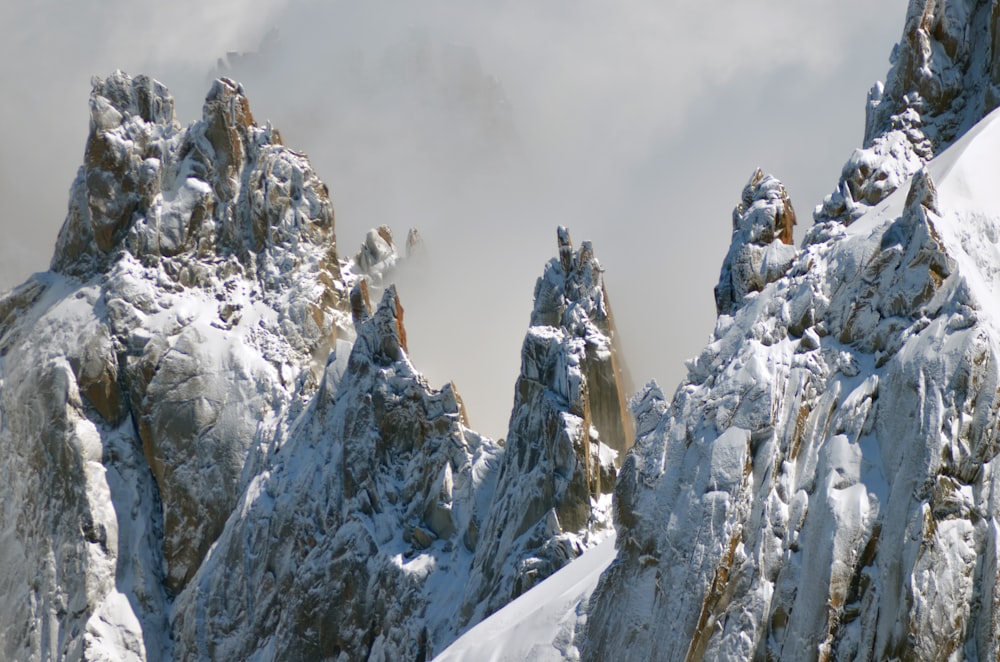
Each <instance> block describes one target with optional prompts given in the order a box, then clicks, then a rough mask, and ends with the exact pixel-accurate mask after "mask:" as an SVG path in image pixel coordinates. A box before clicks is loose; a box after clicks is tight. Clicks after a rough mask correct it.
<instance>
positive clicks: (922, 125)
mask: <svg viewBox="0 0 1000 662" xmlns="http://www.w3.org/2000/svg"><path fill="white" fill-rule="evenodd" d="M997 17H998V14H997V4H996V3H995V2H994V1H993V0H976V1H974V2H965V1H961V0H911V2H910V4H909V8H908V10H907V14H906V22H905V25H904V28H903V35H902V39H901V40H900V42H899V44H897V46H896V47H895V49H894V50H893V53H892V58H891V61H892V68H891V69H890V71H889V74H888V76H887V78H886V82H885V84H884V85H883V84H882V83H877V84H876V85H875V86H874V88H872V91H871V92H870V93H869V96H868V103H867V107H866V122H865V137H864V143H863V145H862V147H861V148H860V149H857V150H855V152H854V153H853V154H852V155H851V157H850V159H848V161H847V163H846V164H845V165H844V168H843V173H842V175H841V179H840V182H839V184H838V187H837V190H836V191H834V192H833V193H832V194H831V195H829V196H828V197H827V198H826V199H825V200H824V201H823V204H822V205H821V206H819V207H817V209H816V219H817V221H819V222H821V223H822V222H823V221H829V220H837V221H839V222H844V223H851V222H853V221H854V220H856V219H857V218H860V217H861V216H862V215H864V214H865V213H866V212H867V211H868V209H869V208H870V207H872V206H875V205H877V204H878V203H879V202H880V201H881V200H882V199H884V198H885V197H886V196H887V195H889V194H890V193H892V192H893V191H895V190H896V189H897V188H899V187H900V186H903V185H904V184H905V183H906V181H907V180H908V179H909V178H910V177H911V176H912V175H913V174H914V173H916V172H917V170H919V169H920V168H921V167H922V166H923V164H924V163H926V162H927V161H928V160H929V159H931V158H932V157H934V156H935V155H937V154H939V153H941V152H942V151H943V150H944V149H945V148H946V147H948V146H949V145H950V144H952V143H953V142H954V141H955V140H956V139H958V138H959V137H961V136H962V135H964V134H965V133H966V132H967V131H969V130H970V129H971V128H972V127H973V126H974V125H975V124H976V123H977V122H978V121H979V120H980V119H982V118H983V117H985V116H986V115H987V114H988V113H989V112H990V111H991V110H993V109H994V108H996V107H997V105H1000V50H998V44H1000V21H998V19H997Z"/></svg>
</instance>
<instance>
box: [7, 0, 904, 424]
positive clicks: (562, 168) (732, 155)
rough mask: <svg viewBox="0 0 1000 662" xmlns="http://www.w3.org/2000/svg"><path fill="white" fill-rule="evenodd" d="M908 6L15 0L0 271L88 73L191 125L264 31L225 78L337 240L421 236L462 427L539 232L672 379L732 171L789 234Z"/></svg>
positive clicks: (721, 222) (488, 390) (31, 267)
mask: <svg viewBox="0 0 1000 662" xmlns="http://www.w3.org/2000/svg"><path fill="white" fill-rule="evenodd" d="M906 4H907V3H906V2H904V1H903V0H879V1H878V2H871V1H870V0H843V1H841V2H838V3H829V2H820V1H818V0H815V1H813V0H759V1H752V2H747V1H745V0H742V1H738V0H706V1H705V2H699V3H678V2H663V1H662V0H622V1H621V2H607V1H606V0H535V1H529V0H523V1H513V0H462V1H459V0H449V1H444V0H432V1H427V2H420V1H416V0H408V1H405V2H404V1H401V0H399V1H389V0H373V1H371V2H364V3H359V2H347V1H338V0H335V1H332V2H318V1H317V2H307V1H304V0H301V1H300V0H287V1H280V0H266V1H265V0H250V1H245V0H240V1H236V0H222V1H217V2H202V1H195V0H179V1H176V2H172V3H161V2H153V1H151V0H139V1H136V0H108V1H106V2H103V3H100V4H99V5H96V3H87V5H88V6H87V7H84V3H77V2H70V1H69V0H49V1H44V0H43V1H32V2H29V1H27V0H10V1H8V2H4V3H2V4H0V94H2V98H3V100H4V103H3V104H0V120H2V121H3V127H4V130H3V147H2V149H0V233H2V234H0V236H2V237H3V240H2V242H0V290H4V289H6V288H9V287H11V286H14V285H16V284H17V283H19V282H21V281H22V280H24V279H25V278H26V277H27V276H29V275H30V274H31V273H32V272H34V271H42V270H45V269H46V268H47V266H48V262H49V259H50V257H51V251H52V246H53V245H54V243H55V238H56V234H57V232H58V230H59V227H60V226H61V224H62V221H63V218H64V216H65V213H66V204H67V203H66V199H67V193H68V190H69V186H70V183H71V182H72V179H73V176H74V174H75V172H76V169H77V167H78V166H79V164H80V163H81V161H82V156H83V147H84V142H85V139H86V134H87V126H88V108H87V97H88V94H89V91H90V77H91V76H92V75H101V76H106V75H107V74H108V73H110V72H111V71H113V70H114V69H116V68H121V69H124V70H126V71H128V72H129V73H131V74H133V75H136V74H139V73H147V74H150V75H152V76H154V77H156V78H158V79H160V80H161V81H162V82H163V83H165V84H166V85H167V86H168V87H169V88H170V89H171V90H172V91H173V92H174V94H175V96H176V97H177V110H178V119H179V120H180V121H181V122H182V123H184V124H186V123H188V122H190V121H193V120H195V119H197V118H198V117H199V116H200V106H201V100H202V99H203V97H204V94H205V93H206V92H207V90H208V83H209V80H210V78H211V76H212V71H213V69H214V68H215V67H216V62H217V60H218V58H219V57H220V56H225V54H226V53H227V52H234V51H238V52H247V51H259V50H261V48H262V46H261V44H262V40H263V39H264V36H265V35H266V34H267V33H268V32H269V31H270V30H271V29H272V28H277V32H276V33H275V35H273V36H272V38H271V39H270V41H269V42H268V43H269V44H270V45H269V46H267V47H265V49H264V55H262V58H265V59H264V60H262V61H256V62H248V61H246V60H244V61H242V62H241V63H238V66H237V67H236V68H235V69H234V73H235V74H240V73H243V74H245V75H246V77H247V80H245V81H244V82H245V83H246V90H247V94H248V96H249V97H250V101H251V106H252V108H253V110H254V112H255V115H256V116H257V119H258V121H263V120H265V119H270V120H271V121H272V122H273V123H274V125H275V126H276V127H278V128H279V129H280V130H281V131H282V134H283V136H284V138H285V142H286V144H288V145H289V146H290V147H292V148H294V149H297V150H300V151H304V152H306V153H307V154H308V155H309V156H310V158H311V160H312V162H313V164H314V165H315V167H316V169H317V171H318V172H319V174H320V176H321V177H323V178H324V180H325V181H327V183H328V184H329V186H330V188H331V191H332V195H333V201H334V206H335V208H336V210H337V239H338V243H339V247H340V251H341V254H342V255H347V254H350V253H352V252H354V251H355V250H356V248H357V246H358V245H359V244H360V243H361V241H362V239H363V236H364V233H365V230H366V229H368V228H370V227H372V226H375V225H378V224H380V223H385V224H388V225H390V226H391V227H392V228H393V229H394V230H395V232H396V235H397V237H403V236H405V232H406V229H407V228H408V227H410V226H414V225H415V226H417V227H418V228H419V229H420V230H421V232H422V234H423V235H424V238H425V241H426V243H427V248H428V253H429V255H430V258H431V259H430V264H429V267H428V268H427V270H426V271H425V272H423V273H418V274H413V273H406V274H403V275H402V276H401V278H404V280H403V282H400V283H399V287H400V296H401V298H402V302H403V305H404V307H405V308H406V322H407V330H408V333H409V344H410V351H411V356H412V358H413V360H414V363H415V364H416V366H417V368H418V369H421V370H422V371H424V372H425V374H427V375H428V377H429V379H430V380H431V382H432V384H435V385H440V384H442V383H443V382H445V381H448V380H454V381H455V382H456V384H457V386H458V389H459V392H460V393H462V394H463V396H464V398H465V400H466V404H467V406H468V409H469V411H470V416H471V418H472V424H473V427H476V428H477V429H480V430H481V431H482V432H484V433H486V434H489V435H491V436H503V435H505V433H506V430H505V428H506V423H507V418H508V416H509V413H510V406H511V403H512V399H513V386H514V380H515V378H516V375H517V370H518V356H519V350H520V344H521V340H522V338H523V335H524V331H525V328H526V326H527V322H528V315H529V313H530V310H531V299H532V293H533V288H534V281H535V279H536V278H537V276H538V275H539V274H540V273H541V270H542V268H543V266H544V264H545V262H546V261H547V260H548V259H549V258H550V257H552V256H554V255H555V228H556V226H557V225H566V226H567V227H569V229H570V232H571V234H572V236H573V238H574V240H575V241H576V242H577V243H578V242H579V241H580V240H583V239H590V240H592V241H593V242H594V247H595V252H596V254H597V256H598V258H599V259H600V260H601V262H602V264H603V266H604V268H605V269H606V274H605V277H606V282H607V285H608V290H609V296H610V299H611V302H612V305H613V308H614V311H615V314H616V317H617V322H618V328H619V331H620V333H621V337H622V341H623V343H624V345H625V348H626V358H627V360H628V363H629V366H630V369H631V372H632V374H633V376H634V378H635V380H636V382H637V383H636V387H638V386H640V385H641V384H642V383H643V382H645V381H647V380H649V379H651V378H654V377H655V378H656V379H657V380H658V381H659V382H660V384H661V385H662V386H663V387H664V389H665V390H667V391H672V390H673V389H674V388H675V387H676V385H677V384H678V383H679V382H680V380H681V379H682V378H683V376H684V368H683V361H684V359H686V358H689V357H691V356H694V355H696V354H697V353H698V351H699V350H700V348H701V346H702V345H703V344H704V342H705V340H706V338H707V337H708V335H709V334H710V333H711V330H712V327H713V324H714V317H715V309H714V301H713V297H712V288H713V286H714V285H715V283H716V282H717V280H718V275H719V267H720V265H721V261H722V258H723V256H724V255H725V253H726V250H727V247H728V243H729V233H730V230H731V211H732V208H733V206H734V205H735V204H736V202H737V201H738V199H739V195H740V192H741V190H742V187H743V185H744V184H745V183H746V180H747V179H748V178H749V176H750V174H751V173H752V172H753V170H754V168H756V167H758V166H760V167H762V168H763V169H764V170H765V171H767V172H770V173H773V174H774V175H775V176H777V177H778V178H779V179H782V180H783V181H784V182H785V185H786V187H787V189H788V191H789V193H790V195H791V198H792V202H793V204H794V206H795V208H796V210H797V212H798V217H799V221H800V229H799V233H798V236H799V237H801V236H802V232H803V227H804V226H806V225H807V224H809V223H811V210H812V208H813V207H814V206H815V205H817V204H819V203H820V202H821V200H822V197H823V196H824V195H825V194H826V193H828V192H829V191H831V190H832V189H833V187H834V185H835V183H836V180H837V177H838V175H839V173H840V168H841V166H842V164H843V163H844V161H845V160H846V159H847V157H848V156H849V155H850V153H851V151H852V150H853V149H854V148H855V147H857V146H859V143H860V141H861V138H862V133H863V128H864V104H865V95H866V93H867V91H868V89H869V88H870V87H871V85H872V84H873V83H874V82H875V81H876V80H878V79H883V78H884V76H885V73H886V71H887V69H888V66H889V65H888V56H889V53H890V51H891V49H892V46H893V44H894V43H895V41H897V40H898V39H899V37H900V35H901V31H902V26H903V19H904V14H905V8H906ZM90 5H96V8H95V6H90ZM414 44H417V45H416V46H414ZM420 44H423V45H424V46H420ZM421 48H425V50H426V49H430V51H429V52H432V53H434V54H435V57H436V58H437V60H436V62H437V65H436V66H437V78H436V79H435V80H434V81H431V82H430V83H428V82H427V81H423V82H421V83H419V84H414V83H413V82H412V81H408V80H407V75H408V74H407V69H406V67H405V66H403V65H400V64H399V62H400V57H399V56H400V54H403V55H404V56H405V55H406V54H407V53H410V54H412V53H414V52H423V51H421V50H420V49H421ZM405 59H406V58H405V57H403V58H402V60H403V61H405ZM393 63H395V64H393ZM237 77H238V78H239V77H240V76H237ZM491 81H495V87H494V88H491V87H490V85H491V84H494V83H492V82H491ZM408 86H409V87H408ZM435 86H436V87H435ZM397 88H399V89H397ZM411 88H412V89H411ZM456 89H457V90H460V92H461V93H460V94H457V95H452V93H453V92H454V91H455V90H456ZM490 90H492V92H491V93H492V94H493V95H494V96H493V97H489V94H488V93H487V92H489V91H490ZM484 95H485V96H484ZM470 97H474V98H475V99H478V101H477V102H476V103H470V102H469V98H470ZM486 97H488V98H493V99H496V98H501V99H505V101H506V103H505V104H500V105H499V106H498V107H492V106H489V104H485V105H484V103H482V99H483V98H486ZM477 104H478V105H477Z"/></svg>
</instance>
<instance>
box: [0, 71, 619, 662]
mask: <svg viewBox="0 0 1000 662" xmlns="http://www.w3.org/2000/svg"><path fill="white" fill-rule="evenodd" d="M90 105H91V127H90V135H89V137H88V140H87V146H86V154H85V162H84V165H83V166H82V167H81V169H80V171H79V174H78V176H77V178H76V180H75V182H74V183H73V186H72V190H71V195H70V205H69V212H68V214H67V218H66V222H65V224H64V226H63V229H62V231H61V232H60V234H59V238H58V242H57V247H56V251H55V255H54V256H53V259H52V265H51V270H50V271H48V272H46V273H41V274H37V275H36V276H34V277H32V279H30V280H29V281H28V282H26V283H25V284H23V285H22V286H20V287H18V288H16V289H15V290H13V291H12V292H10V293H8V294H6V295H5V296H4V297H3V298H2V299H0V474H2V479H3V481H4V487H3V495H4V498H3V499H2V501H0V566H2V567H3V568H5V571H4V573H2V575H0V587H2V591H3V594H4V595H5V596H8V598H9V599H8V600H6V601H5V602H4V604H3V605H0V654H2V656H3V657H4V658H6V659H29V660H31V659H52V658H59V659H109V660H111V659H114V660H129V659H132V660H147V659H148V660H161V659H217V658H219V657H226V658H230V657H231V658H234V659H237V658H238V659H273V658H282V659H284V658H302V659H311V658H332V659H364V658H370V659H401V658H405V659H425V658H428V657H429V656H431V655H432V653H433V652H434V651H436V650H440V649H441V648H442V647H443V646H444V645H446V644H447V643H448V642H449V641H451V640H452V639H453V638H454V637H455V636H456V635H457V633H458V631H459V630H460V629H461V628H462V627H467V626H469V625H471V624H473V623H475V622H477V621H478V620H479V619H480V618H482V617H483V616H484V615H485V614H487V613H489V612H491V611H493V610H494V609H496V608H498V607H499V606H502V605H503V604H505V603H506V601H507V600H509V599H510V597H512V596H515V595H517V594H518V593H520V592H521V591H523V590H524V589H525V588H526V587H527V586H530V585H531V584H532V583H533V582H536V581H539V580H541V579H542V578H544V577H545V576H546V575H547V574H549V573H551V572H553V571H554V570H555V569H558V568H559V567H561V566H562V565H564V564H565V563H567V562H569V561H570V560H571V559H572V558H574V557H575V556H576V555H578V554H579V553H580V552H581V551H582V550H583V549H585V548H586V547H588V546H590V545H592V544H594V543H595V542H596V541H597V539H598V538H599V537H600V533H599V532H600V530H601V529H602V527H605V528H606V526H607V524H608V518H607V512H608V505H607V502H608V501H609V496H608V494H609V492H610V490H611V486H612V484H613V478H614V474H615V466H616V459H615V458H616V452H618V453H621V452H624V450H625V448H626V447H627V445H628V443H629V440H630V439H631V436H632V435H631V431H630V430H629V427H628V422H627V421H628V419H627V416H626V415H625V413H624V410H623V407H622V403H623V402H624V395H623V394H624V393H625V392H627V387H626V386H624V382H623V380H624V370H623V367H622V365H621V358H620V357H621V355H620V352H619V350H618V348H617V339H616V337H615V332H614V325H613V321H612V319H611V316H610V308H609V307H608V304H607V295H606V293H605V292H604V288H603V282H602V279H601V276H600V267H599V265H598V263H597V261H596V260H595V259H594V257H593V254H592V251H591V249H590V248H589V245H585V247H584V248H581V250H580V251H579V252H577V253H574V252H573V251H572V248H571V247H570V246H569V243H568V235H566V234H565V233H564V232H563V233H561V234H560V251H562V252H565V253H566V255H565V256H564V259H563V261H561V262H560V261H554V262H553V263H552V264H550V265H549V267H548V268H547V270H546V276H545V277H544V278H543V279H542V280H541V281H540V284H539V292H540V293H541V294H540V295H539V297H538V298H539V301H541V302H542V303H538V302H536V310H535V313H533V317H532V325H533V326H532V327H531V330H530V331H529V338H528V340H526V343H525V347H526V351H525V358H524V366H523V367H522V374H523V375H524V377H523V380H522V381H524V382H525V384H528V381H529V380H530V384H531V386H530V387H529V386H527V385H525V386H523V387H522V386H521V385H519V386H518V400H517V402H516V404H515V408H514V411H513V412H512V416H511V421H512V426H511V431H510V434H509V435H508V441H507V443H506V444H498V443H496V442H493V441H492V440H489V439H486V438H484V437H482V436H480V435H478V434H476V433H475V432H474V431H472V430H470V429H469V428H468V423H467V420H466V418H465V415H464V407H463V405H462V401H461V399H460V398H459V397H458V394H457V392H456V390H455V388H454V386H453V385H446V386H445V387H443V388H442V389H433V388H431V387H430V386H429V385H428V384H427V383H426V380H424V379H423V377H422V376H421V375H420V374H419V373H418V372H417V371H416V370H415V368H414V367H413V366H412V365H411V364H410V363H409V360H408V358H407V349H406V335H405V329H404V327H403V308H402V306H401V304H400V302H399V298H398V296H397V295H396V291H395V288H394V287H392V286H391V285H390V283H389V279H390V275H391V273H392V269H393V267H394V266H395V265H396V264H397V262H398V260H399V259H401V256H400V254H399V251H398V249H397V248H396V246H395V244H394V242H393V241H392V235H391V232H390V231H389V230H388V228H385V227H381V228H378V229H376V230H373V231H372V232H371V233H369V235H368V236H367V237H366V240H365V243H364V244H363V246H362V249H361V252H360V253H359V254H358V256H357V257H356V258H355V259H354V260H351V261H345V260H342V259H340V258H339V256H338V253H337V249H336V243H335V238H334V216H333V207H332V204H331V202H330V199H329V194H328V191H327V188H326V186H325V185H323V184H322V183H321V182H320V181H319V179H318V178H317V177H316V175H315V173H314V172H313V170H312V169H311V167H310V165H309V163H308V161H307V159H306V158H305V156H304V155H302V154H300V153H297V152H294V151H292V150H290V149H288V148H286V147H285V146H283V145H282V143H281V139H280V136H279V134H278V133H277V131H275V130H274V129H272V128H271V127H270V126H269V125H264V126H261V125H258V124H257V123H256V122H255V120H254V119H253V116H252V114H251V111H250V107H249V103H248V101H247V99H246V97H245V95H244V94H243V92H242V89H241V88H240V86H239V85H237V84H235V83H233V82H232V81H230V80H228V79H220V80H218V81H216V82H215V83H214V84H213V86H212V89H211V91H210V92H209V95H208V97H207V99H206V102H205V106H204V113H203V118H202V119H201V120H199V121H198V122H195V123H193V124H191V125H190V126H188V127H181V126H180V125H179V124H178V123H177V122H176V120H175V118H174V113H173V101H172V99H171V98H170V96H169V94H168V93H167V91H166V90H165V89H164V88H163V86H162V85H160V84H159V83H157V82H155V81H153V80H151V79H148V78H146V77H142V76H140V77H137V78H134V79H133V78H130V77H129V76H127V75H125V74H123V73H121V72H117V73H115V74H113V75H112V76H110V77H109V78H107V79H104V80H101V79H95V80H94V82H93V93H92V95H91V101H90ZM405 250H406V253H407V254H416V253H419V252H420V250H421V243H420V240H419V236H418V235H416V234H415V233H412V232H411V234H410V236H409V237H408V239H407V242H406V249H405ZM369 287H371V288H373V290H375V289H377V290H379V291H382V292H383V293H382V296H381V302H380V303H379V305H378V306H377V307H373V306H372V305H371V303H370V302H369V296H368V290H369ZM540 311H541V312H540ZM539 315H544V317H545V319H544V322H537V323H536V317H537V316H539ZM539 324H545V325H547V326H545V327H544V331H543V330H540V329H542V327H541V326H538V325H539ZM535 336H537V337H538V338H541V339H542V341H543V342H540V343H539V342H536V341H535V340H532V338H534V337H535ZM535 349H537V350H539V351H537V352H535V351H533V350H535ZM536 410H537V411H538V412H542V415H541V417H539V416H538V415H536V414H535V412H536ZM533 453H534V454H538V456H539V457H542V458H548V459H547V460H546V461H544V462H537V463H536V462H525V461H524V458H526V457H528V456H529V455H530V454H533ZM529 484H530V485H533V486H535V488H536V490H535V491H528V490H521V491H519V490H516V489H514V488H513V487H512V485H518V486H522V487H523V486H526V485H529ZM602 495H604V496H602ZM515 520H516V524H515V523H514V522H515ZM515 526H516V527H518V528H519V529H520V533H519V534H518V537H517V539H516V540H514V541H507V542H506V543H505V545H506V547H505V549H504V551H503V554H504V555H505V556H504V559H498V557H497V555H496V550H495V548H494V540H495V539H496V538H497V533H498V532H500V531H507V530H512V529H513V528H514V527H515ZM508 558H509V559H510V560H511V563H512V564H513V566H510V567H508V566H505V565H504V564H503V563H502V562H501V561H506V560H507V559H508ZM484 559H488V560H484ZM511 567H513V568H514V570H511ZM473 568H475V569H476V570H475V573H476V576H477V577H479V578H480V580H481V581H483V582H485V584H484V586H488V589H489V590H488V591H485V590H484V591H482V592H476V593H473V592H467V591H466V590H465V585H464V582H465V578H466V577H467V576H468V575H469V573H470V572H472V569H473Z"/></svg>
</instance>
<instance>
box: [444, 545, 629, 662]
mask: <svg viewBox="0 0 1000 662" xmlns="http://www.w3.org/2000/svg"><path fill="white" fill-rule="evenodd" d="M615 553H616V552H615V536H614V535H613V534H610V535H609V536H608V537H607V538H606V539H604V540H603V541H602V542H600V543H598V544H597V545H596V546H595V547H593V548H592V549H589V550H587V551H586V552H584V553H583V555H581V556H580V557H579V558H577V559H576V560H575V561H573V562H572V563H570V564H569V565H568V566H566V567H565V568H563V569H562V570H560V571H559V572H557V573H555V574H554V575H552V576H551V577H549V578H548V579H546V580H545V581H543V582H542V583H540V584H539V585H538V586H536V587H534V588H532V589H531V590H530V591H528V592H527V593H525V594H524V595H522V596H520V597H519V598H517V599H516V600H514V601H513V602H511V603H509V604H508V605H507V606H506V607H504V608H503V609H501V610H500V611H498V612H496V613H495V614H493V615H492V616H490V617H489V618H487V619H486V620H484V621H482V622H481V623H479V625H477V626H475V627H474V628H472V629H471V630H469V631H468V632H466V633H465V634H463V635H462V636H461V637H459V638H458V639H457V640H456V641H455V642H454V643H453V644H452V645H451V646H449V647H448V648H446V649H445V650H444V651H442V652H441V654H440V655H438V656H437V657H436V658H434V659H435V661H436V662H462V661H466V662H487V661H488V662H543V661H545V660H576V659H579V651H578V650H577V648H576V645H575V643H574V641H573V637H574V630H575V628H576V627H577V624H578V623H579V622H581V621H585V620H586V610H587V602H588V600H589V599H590V595H591V594H592V593H593V592H594V588H595V587H596V586H597V582H598V580H599V579H600V576H601V574H602V573H603V572H604V571H605V569H607V567H608V566H609V565H611V562H612V561H613V560H614V558H615Z"/></svg>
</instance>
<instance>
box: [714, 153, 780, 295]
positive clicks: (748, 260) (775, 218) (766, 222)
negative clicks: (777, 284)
mask: <svg viewBox="0 0 1000 662" xmlns="http://www.w3.org/2000/svg"><path fill="white" fill-rule="evenodd" d="M794 226H795V210H794V209H792V202H791V200H790V199H789V197H788V193H787V192H786V191H785V187H784V186H783V185H782V184H781V182H780V181H778V180H777V179H775V178H774V177H772V176H771V175H765V174H764V173H763V172H762V171H761V170H760V168H758V169H757V170H756V171H754V173H753V175H752V176H751V177H750V181H748V182H747V185H746V186H745V187H744V188H743V195H742V197H741V199H740V202H739V204H737V205H736V208H735V209H733V238H732V243H731V244H730V247H729V253H728V254H727V255H726V259H725V260H724V261H723V263H722V273H721V274H720V275H719V284H718V285H716V286H715V308H716V311H717V312H718V314H720V315H733V314H735V313H736V311H737V310H738V309H739V308H740V307H741V306H742V305H743V302H744V300H745V299H746V297H747V295H749V294H750V293H751V292H759V291H760V290H762V289H764V286H765V285H767V284H768V283H771V282H773V281H775V280H777V279H778V278H780V277H781V276H782V275H784V273H785V272H786V271H787V270H788V267H789V266H790V265H791V263H792V260H794V259H795V256H796V254H797V251H796V250H795V247H794V245H793V234H792V233H793V228H794Z"/></svg>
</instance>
